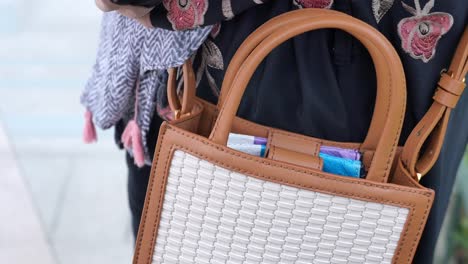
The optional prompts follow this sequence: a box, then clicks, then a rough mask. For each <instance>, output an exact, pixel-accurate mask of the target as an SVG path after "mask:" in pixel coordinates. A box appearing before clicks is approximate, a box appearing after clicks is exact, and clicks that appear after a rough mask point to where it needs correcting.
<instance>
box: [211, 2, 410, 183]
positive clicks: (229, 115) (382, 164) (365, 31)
mask: <svg viewBox="0 0 468 264" xmlns="http://www.w3.org/2000/svg"><path fill="white" fill-rule="evenodd" d="M319 12H320V13H319ZM323 14H325V15H323ZM297 15H303V16H308V18H307V19H305V20H300V21H294V17H295V16H297ZM318 15H320V16H318ZM281 17H285V19H286V20H288V19H291V22H285V24H284V25H282V26H281V27H279V28H276V29H275V30H274V32H272V33H271V34H270V35H269V36H268V37H266V38H265V39H263V40H262V41H261V43H260V44H259V45H258V46H257V47H256V48H255V49H254V50H253V51H252V52H251V53H250V55H248V57H247V59H245V61H244V62H243V63H242V64H241V66H240V67H239V70H238V71H237V72H236V71H234V70H233V67H231V66H229V68H228V70H227V72H226V77H225V78H226V79H227V80H229V79H230V78H233V81H232V84H231V85H230V86H227V85H226V84H225V83H223V88H222V89H223V90H224V89H227V94H226V98H227V99H226V101H224V102H223V103H222V106H221V108H220V113H219V116H218V118H217V120H216V123H215V125H214V127H213V131H212V133H211V135H210V139H211V140H212V141H213V142H215V143H217V144H223V145H225V144H226V142H227V138H228V134H229V132H230V129H231V126H232V122H233V119H234V116H235V114H236V112H237V109H238V107H239V103H240V101H241V98H242V95H243V93H244V91H245V88H246V87H247V84H248V82H249V80H250V78H251V76H252V75H253V73H254V72H255V69H256V68H257V66H258V65H259V64H260V62H261V61H262V60H263V59H264V58H265V57H266V56H267V55H268V53H270V52H271V51H272V50H273V49H274V48H275V47H277V46H278V45H280V44H281V43H283V42H284V41H286V40H288V39H290V38H292V37H294V36H296V35H299V34H301V33H304V32H306V31H310V30H315V29H322V28H337V29H342V30H344V31H347V32H348V33H350V34H352V35H354V36H355V37H356V38H358V39H359V40H360V41H361V42H362V43H363V44H364V45H365V46H366V48H367V49H368V50H369V53H370V54H371V56H372V58H373V60H374V64H375V69H376V73H377V86H378V89H377V99H376V106H375V110H374V116H373V118H372V123H371V128H373V127H374V129H370V131H378V130H381V133H379V134H374V133H369V134H368V136H367V138H366V139H369V138H371V139H372V140H367V141H368V142H374V143H375V144H376V145H375V150H376V151H375V154H374V159H373V162H372V164H371V167H370V170H369V172H368V177H367V179H369V180H372V181H377V182H386V181H387V180H388V174H389V171H390V167H391V164H392V160H393V157H394V154H395V150H396V146H397V142H398V138H399V135H400V131H401V126H402V121H403V117H404V110H405V103H406V89H405V80H404V73H403V68H402V65H401V62H400V60H399V58H398V55H397V53H396V52H395V50H394V48H393V46H392V45H391V44H390V43H389V42H388V41H387V40H386V39H385V37H383V36H382V35H381V34H380V33H379V32H378V31H377V30H375V29H374V28H372V27H370V26H369V25H367V24H365V23H364V22H361V21H359V20H357V19H355V18H352V17H350V16H347V15H343V14H341V13H338V12H336V11H330V10H320V11H318V10H314V9H302V10H298V11H294V12H289V13H286V14H284V15H282V16H281ZM270 23H273V24H274V23H276V22H275V21H274V20H273V21H269V22H267V25H268V24H270ZM243 45H244V44H243ZM246 45H250V44H248V43H247V44H246ZM237 56H238V55H237V53H236V55H235V56H234V58H233V60H234V61H237V60H240V59H239V58H237ZM239 56H244V54H241V55H239ZM233 76H234V77H233ZM377 124H378V125H381V126H382V127H381V129H376V128H375V126H376V125H377ZM368 147H369V148H370V149H374V148H373V147H374V146H372V144H371V145H369V146H368Z"/></svg>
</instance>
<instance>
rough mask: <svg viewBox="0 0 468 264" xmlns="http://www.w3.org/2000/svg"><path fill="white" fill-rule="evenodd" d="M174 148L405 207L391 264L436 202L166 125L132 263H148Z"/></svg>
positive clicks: (283, 180) (420, 192)
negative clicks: (242, 149)
mask: <svg viewBox="0 0 468 264" xmlns="http://www.w3.org/2000/svg"><path fill="white" fill-rule="evenodd" d="M174 149H178V150H183V151H185V152H187V153H190V154H192V155H194V156H197V157H199V158H201V159H204V160H207V161H210V162H212V163H214V164H216V165H218V166H221V167H224V168H226V169H229V170H234V171H237V172H240V173H243V174H246V175H249V176H251V177H256V178H259V179H263V180H267V181H271V182H276V183H280V184H285V185H289V186H294V187H297V188H303V189H308V190H313V191H319V192H322V193H327V194H333V195H340V196H345V197H350V198H355V199H360V200H364V201H373V202H378V203H384V204H389V205H395V206H399V207H405V208H408V209H409V214H408V219H407V223H406V225H405V228H404V230H403V232H402V236H401V238H400V242H399V246H398V248H397V249H396V252H395V256H394V260H393V263H398V264H400V263H411V260H412V258H413V256H414V252H415V250H416V246H417V244H418V243H417V242H418V241H419V239H420V236H421V233H422V230H423V228H424V224H425V221H426V220H427V216H428V213H429V209H430V207H431V204H432V201H433V198H434V192H433V191H432V190H429V189H424V188H410V187H403V186H398V185H395V184H384V183H376V182H370V181H367V180H362V179H354V178H348V177H340V176H335V175H331V174H328V173H323V172H318V171H315V170H311V169H306V168H301V167H297V166H292V165H289V164H285V163H283V162H278V161H273V160H269V159H264V158H259V157H254V156H250V155H247V154H243V153H240V152H237V151H234V150H231V149H229V148H227V147H225V146H221V145H216V144H214V143H212V142H211V141H209V140H208V139H206V138H204V137H201V136H198V135H195V134H192V133H189V132H186V131H184V130H183V129H180V128H177V127H175V126H173V125H170V124H167V123H164V124H163V126H162V127H161V130H160V135H159V141H158V145H157V149H156V153H155V157H154V160H155V161H156V162H155V164H154V166H153V169H152V172H151V177H150V182H149V185H148V195H147V199H146V201H145V207H144V211H143V216H142V222H141V224H140V233H139V235H138V239H137V245H136V254H135V257H134V263H135V264H143V263H146V264H150V263H151V260H152V255H153V250H154V246H155V241H156V237H157V229H158V224H159V217H160V213H161V205H162V203H163V201H162V199H163V194H164V188H165V184H166V180H167V175H168V167H169V166H170V161H171V157H172V154H173V151H174Z"/></svg>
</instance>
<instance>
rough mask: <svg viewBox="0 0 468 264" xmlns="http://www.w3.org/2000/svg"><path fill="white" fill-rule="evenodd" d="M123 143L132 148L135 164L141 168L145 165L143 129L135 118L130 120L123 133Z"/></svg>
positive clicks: (129, 148) (127, 147)
mask: <svg viewBox="0 0 468 264" xmlns="http://www.w3.org/2000/svg"><path fill="white" fill-rule="evenodd" d="M122 143H123V144H124V146H125V148H126V149H128V150H132V152H133V158H134V160H135V165H137V166H138V167H140V168H141V167H143V166H144V165H145V152H144V150H143V143H142V140H141V131H140V128H139V127H138V124H137V122H136V121H135V120H131V121H130V122H128V124H127V127H126V128H125V130H124V132H123V134H122Z"/></svg>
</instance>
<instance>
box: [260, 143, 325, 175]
mask: <svg viewBox="0 0 468 264" xmlns="http://www.w3.org/2000/svg"><path fill="white" fill-rule="evenodd" d="M267 158H268V159H272V160H277V161H282V162H284V163H290V164H293V165H297V166H302V167H306V168H310V169H314V170H322V168H323V161H322V159H321V158H320V157H318V156H316V155H315V156H314V155H308V154H304V153H301V152H297V151H293V150H290V149H285V148H281V147H278V146H270V148H269V150H268V155H267Z"/></svg>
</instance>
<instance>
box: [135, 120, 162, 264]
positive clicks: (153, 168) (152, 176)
mask: <svg viewBox="0 0 468 264" xmlns="http://www.w3.org/2000/svg"><path fill="white" fill-rule="evenodd" d="M162 129H163V130H162V133H161V139H160V140H161V142H164V141H163V140H164V136H165V135H166V131H167V126H164V125H163V127H162ZM162 148H163V146H162V145H161V146H159V149H158V152H157V154H156V155H155V156H154V158H153V164H152V166H151V172H150V182H149V183H148V184H149V188H148V192H147V197H148V199H146V200H145V207H144V208H145V210H144V212H143V215H142V220H141V227H140V229H141V234H144V233H145V229H146V218H147V215H148V210H149V204H150V201H151V199H152V195H151V194H152V193H153V187H154V181H155V178H156V177H155V171H156V162H157V161H158V160H159V157H160V154H161V150H162ZM167 160H170V159H169V158H168V159H167ZM166 166H167V164H166ZM164 170H166V169H164ZM161 196H162V195H161ZM159 201H160V200H159ZM159 207H160V203H159V202H158V212H159V211H160V210H159ZM155 226H156V223H155V224H154V226H153V227H154V228H155ZM139 232H140V231H139ZM153 233H154V232H153ZM155 236H156V234H153V237H152V239H151V245H154V238H155ZM142 243H143V235H141V236H140V237H139V240H138V242H137V246H136V256H135V263H138V259H139V257H140V252H141V247H142ZM153 250H154V246H153V249H151V250H150V252H149V256H148V263H151V261H150V259H151V256H152V254H153Z"/></svg>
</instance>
